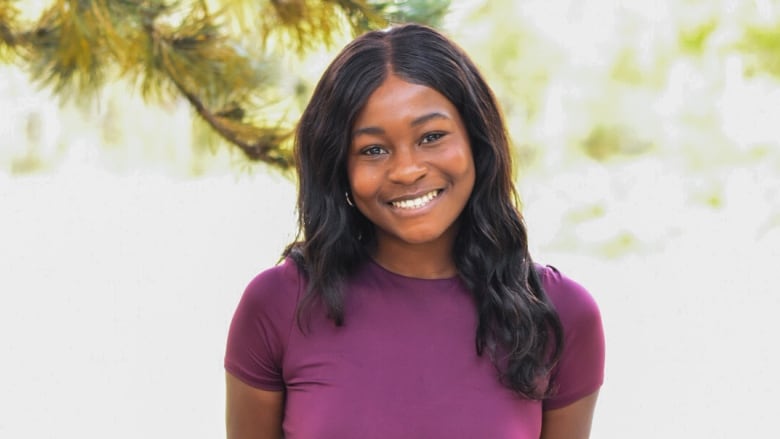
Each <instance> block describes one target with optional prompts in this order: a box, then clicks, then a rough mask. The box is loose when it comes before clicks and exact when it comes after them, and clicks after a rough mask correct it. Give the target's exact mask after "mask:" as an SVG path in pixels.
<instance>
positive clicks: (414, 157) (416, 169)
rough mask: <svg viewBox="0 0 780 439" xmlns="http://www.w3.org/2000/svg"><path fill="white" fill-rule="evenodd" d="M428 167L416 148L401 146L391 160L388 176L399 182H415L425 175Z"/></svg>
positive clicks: (405, 183) (404, 183) (391, 179)
mask: <svg viewBox="0 0 780 439" xmlns="http://www.w3.org/2000/svg"><path fill="white" fill-rule="evenodd" d="M427 172H428V167H427V166H426V165H425V162H424V161H422V160H420V157H419V155H418V154H417V153H416V151H414V148H399V149H398V150H396V151H395V154H393V157H392V159H391V162H390V171H389V173H388V178H389V179H390V181H392V182H394V183H398V184H403V185H409V184H414V183H416V182H417V181H419V180H420V179H421V178H423V177H424V176H425V174H426V173H427Z"/></svg>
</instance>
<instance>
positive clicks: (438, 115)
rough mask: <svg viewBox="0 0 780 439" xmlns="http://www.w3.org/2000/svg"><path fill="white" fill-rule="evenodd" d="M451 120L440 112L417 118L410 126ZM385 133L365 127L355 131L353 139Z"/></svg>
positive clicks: (380, 129) (375, 128) (379, 129)
mask: <svg viewBox="0 0 780 439" xmlns="http://www.w3.org/2000/svg"><path fill="white" fill-rule="evenodd" d="M449 118H450V117H449V116H447V115H446V114H444V113H439V112H437V111H435V112H433V113H428V114H425V115H422V116H420V117H417V118H415V119H414V120H412V122H411V123H410V124H409V125H410V126H413V127H416V126H419V125H422V124H424V123H425V122H428V121H429V120H432V119H449ZM384 133H385V130H383V129H382V128H379V127H363V128H358V129H356V130H355V131H353V132H352V137H353V138H354V137H357V136H359V135H361V134H374V135H379V134H384Z"/></svg>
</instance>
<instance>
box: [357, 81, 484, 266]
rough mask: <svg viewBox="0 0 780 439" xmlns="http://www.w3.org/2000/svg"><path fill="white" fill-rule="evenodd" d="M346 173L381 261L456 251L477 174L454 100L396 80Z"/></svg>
mask: <svg viewBox="0 0 780 439" xmlns="http://www.w3.org/2000/svg"><path fill="white" fill-rule="evenodd" d="M347 174H348V178H349V184H350V189H351V193H352V197H353V199H354V202H355V207H357V209H359V210H360V212H361V213H362V214H363V215H364V216H365V217H366V218H368V219H369V220H370V221H371V222H372V223H373V224H374V226H375V228H376V237H377V254H376V255H375V257H376V258H377V260H378V261H382V260H385V261H387V260H388V258H390V259H392V258H403V257H404V255H403V252H404V251H405V250H420V249H422V248H428V249H431V250H432V251H438V252H439V254H449V253H451V248H452V243H453V241H454V238H455V233H456V232H457V219H458V216H459V215H460V213H461V212H462V211H463V208H464V207H465V205H466V203H467V202H468V200H469V197H470V196H471V191H472V189H473V188H474V177H475V171H474V161H473V158H472V155H471V146H470V144H469V137H468V133H467V132H466V127H465V126H464V124H463V121H462V120H461V117H460V114H459V113H458V110H457V109H456V108H455V106H454V105H453V104H452V103H451V102H450V101H449V100H447V98H445V97H444V96H443V95H441V94H440V93H439V92H437V91H436V90H434V89H432V88H430V87H426V86H423V85H418V84H412V83H409V82H406V81H404V80H402V79H400V78H398V77H397V76H395V75H392V74H391V75H389V76H388V77H387V79H386V80H385V81H384V82H383V83H382V84H381V85H380V86H379V87H378V88H377V89H376V90H375V91H374V92H373V93H372V94H371V95H370V96H369V98H368V101H367V102H366V105H365V107H363V109H362V111H361V112H360V113H359V114H358V117H357V119H356V121H355V124H354V126H353V128H352V142H351V145H350V150H349V154H348V159H347ZM407 253H408V252H407ZM388 265H393V264H392V263H388Z"/></svg>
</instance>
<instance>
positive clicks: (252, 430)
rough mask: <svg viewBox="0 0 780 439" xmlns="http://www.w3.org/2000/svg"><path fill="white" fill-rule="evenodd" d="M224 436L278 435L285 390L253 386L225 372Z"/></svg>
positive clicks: (276, 438) (265, 438) (270, 438)
mask: <svg viewBox="0 0 780 439" xmlns="http://www.w3.org/2000/svg"><path fill="white" fill-rule="evenodd" d="M225 378H226V382H225V390H226V401H225V402H226V403H225V426H226V429H227V439H250V438H251V439H280V438H281V437H282V418H283V413H284V392H282V391H269V390H262V389H258V388H256V387H252V386H250V385H248V384H246V383H244V382H242V381H241V380H239V379H238V378H236V377H234V376H233V375H231V374H230V373H226V374H225Z"/></svg>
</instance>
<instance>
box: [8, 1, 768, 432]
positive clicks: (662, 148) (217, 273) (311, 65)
mask: <svg viewBox="0 0 780 439" xmlns="http://www.w3.org/2000/svg"><path fill="white" fill-rule="evenodd" d="M401 21H420V22H424V23H428V24H431V25H434V26H437V27H439V28H441V29H443V30H444V31H445V32H446V33H448V34H449V35H451V36H452V37H453V38H454V39H455V40H456V41H457V42H459V44H461V45H462V46H463V47H464V48H465V49H466V51H467V52H469V53H470V54H471V55H472V57H473V58H474V60H475V61H476V62H477V64H478V65H479V66H480V68H481V69H482V70H483V73H484V74H485V76H486V77H487V79H488V81H489V82H490V84H491V85H492V86H493V88H494V91H495V93H496V95H497V97H498V99H499V100H500V101H501V104H502V107H503V110H504V112H505V116H506V120H507V123H508V126H509V129H510V131H511V135H512V138H513V142H514V147H515V153H516V159H517V184H518V187H519V190H520V194H521V198H522V201H523V212H524V215H525V217H526V221H527V223H528V227H529V233H530V237H531V238H530V239H531V243H530V244H531V247H532V249H533V254H534V257H535V259H537V260H538V261H540V262H543V263H548V264H552V265H555V266H557V267H558V268H559V269H560V270H561V271H563V272H564V273H566V274H568V275H569V276H571V277H573V278H575V279H577V280H578V281H580V282H581V283H582V284H583V285H585V286H586V287H587V288H588V289H589V290H590V291H591V292H592V294H593V295H594V297H595V298H596V300H597V301H598V303H599V304H600V306H601V310H602V314H603V318H604V324H605V329H606V334H607V348H608V352H607V378H606V383H605V385H604V387H603V389H602V392H601V397H600V400H599V404H598V408H597V412H596V417H595V421H594V426H593V437H594V438H691V437H709V438H734V437H752V438H761V437H767V438H769V437H776V435H777V433H776V427H775V425H776V419H774V418H775V417H776V415H775V413H774V412H775V408H776V406H777V404H776V396H777V392H778V390H780V379H778V374H777V370H780V352H778V347H777V342H776V341H775V342H773V341H772V340H773V338H772V337H774V336H776V335H777V334H778V333H780V324H778V319H777V317H776V314H777V312H778V310H780V298H779V297H778V295H777V294H776V291H777V281H778V274H777V273H778V271H779V269H780V55H779V54H780V1H775V0H706V1H705V0H701V1H694V0H656V1H654V2H642V1H629V2H625V1H617V0H587V1H581V0H580V1H574V0H571V1H570V0H523V1H510V0H496V1H490V2H487V1H474V0H471V1H460V0H451V1H446V0H438V1H437V0H417V1H413V0H409V1H387V2H375V1H368V2H366V1H353V2H343V1H314V0H288V1H279V0H267V1H263V0H223V1H216V0H214V1H204V0H201V1H182V2H178V3H177V4H176V5H173V3H172V2H171V5H167V4H166V2H162V1H151V0H144V1H141V0H137V1H134V0H128V1H122V2H106V1H100V0H94V1H84V0H79V1H77V0H40V1H34V0H31V1H13V0H0V358H2V361H0V413H2V415H0V437H5V438H54V437H57V438H62V437H88V438H92V437H116V438H136V437H192V438H200V437H202V438H214V437H223V436H224V427H223V425H224V421H223V417H224V378H223V369H222V356H223V352H224V342H225V337H226V334H227V328H228V324H229V321H230V318H231V317H232V312H233V310H234V308H235V306H236V304H237V303H238V299H239V297H240V295H241V293H242V291H243V288H244V286H245V285H246V283H247V282H248V281H249V280H250V279H251V278H252V277H253V276H254V275H255V274H256V273H257V272H259V271H260V270H262V269H264V268H266V267H268V266H270V265H272V264H274V263H275V262H276V261H277V259H278V257H279V254H280V252H281V250H282V249H283V247H284V245H285V244H286V243H288V242H289V241H291V240H292V239H293V238H294V236H295V211H294V201H295V200H294V198H295V183H294V176H293V175H292V174H291V172H290V170H289V166H290V158H289V157H290V156H289V148H290V137H289V132H290V130H291V128H292V127H293V126H294V123H295V120H296V118H297V117H298V115H299V114H300V111H301V109H302V107H303V106H304V105H305V103H306V100H307V98H308V96H309V94H310V93H311V90H312V87H313V85H314V84H315V83H316V80H317V79H318V77H319V74H320V73H321V72H322V70H323V69H324V68H325V66H326V64H327V62H328V61H329V60H330V59H331V57H332V56H333V55H334V54H335V52H336V51H338V49H340V48H341V47H342V46H343V44H344V43H346V42H347V41H348V40H349V39H350V38H351V36H352V35H353V34H355V33H359V32H361V31H362V30H364V29H368V28H382V27H385V26H387V25H388V23H390V22H401Z"/></svg>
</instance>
